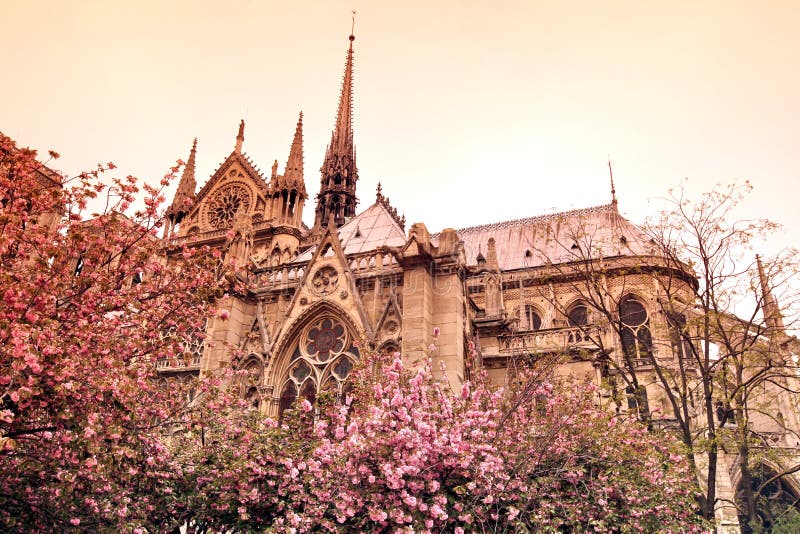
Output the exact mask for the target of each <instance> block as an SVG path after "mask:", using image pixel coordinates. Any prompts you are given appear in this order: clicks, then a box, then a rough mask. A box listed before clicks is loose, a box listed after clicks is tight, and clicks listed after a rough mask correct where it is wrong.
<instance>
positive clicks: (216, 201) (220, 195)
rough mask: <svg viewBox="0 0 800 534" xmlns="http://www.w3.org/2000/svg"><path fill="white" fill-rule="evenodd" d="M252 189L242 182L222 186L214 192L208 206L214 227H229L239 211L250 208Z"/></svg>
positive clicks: (208, 216) (207, 213) (210, 219)
mask: <svg viewBox="0 0 800 534" xmlns="http://www.w3.org/2000/svg"><path fill="white" fill-rule="evenodd" d="M250 197H251V195H250V190H249V189H248V188H247V187H246V186H245V185H244V184H240V183H231V184H227V185H224V186H222V187H221V188H220V189H219V190H217V191H216V192H215V193H214V196H213V197H212V198H211V201H210V202H209V203H208V207H207V208H206V218H207V219H208V223H209V224H210V225H211V226H213V227H214V228H228V227H229V226H231V224H232V223H233V218H234V217H235V216H236V214H237V213H239V212H241V213H243V214H244V213H247V212H248V211H249V210H250V200H251V198H250Z"/></svg>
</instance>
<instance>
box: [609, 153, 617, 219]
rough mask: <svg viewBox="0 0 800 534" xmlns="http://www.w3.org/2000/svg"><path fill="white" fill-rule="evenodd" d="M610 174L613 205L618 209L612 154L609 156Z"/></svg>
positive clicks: (615, 209)
mask: <svg viewBox="0 0 800 534" xmlns="http://www.w3.org/2000/svg"><path fill="white" fill-rule="evenodd" d="M608 176H609V178H610V179H611V205H612V206H613V207H614V211H617V191H616V189H614V171H612V170H611V156H608Z"/></svg>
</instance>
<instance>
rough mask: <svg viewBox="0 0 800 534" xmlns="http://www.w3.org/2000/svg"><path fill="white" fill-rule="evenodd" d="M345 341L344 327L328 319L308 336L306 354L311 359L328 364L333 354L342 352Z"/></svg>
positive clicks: (310, 331) (313, 328) (312, 329)
mask: <svg viewBox="0 0 800 534" xmlns="http://www.w3.org/2000/svg"><path fill="white" fill-rule="evenodd" d="M345 341H346V336H345V329H344V326H342V325H341V324H338V323H334V321H333V320H332V319H329V318H326V319H323V320H322V321H321V322H320V323H319V324H318V325H316V326H314V327H312V328H311V329H310V330H309V331H308V333H307V334H306V343H305V352H306V353H307V354H308V356H309V357H310V358H313V359H315V360H317V361H319V362H327V361H328V360H329V359H330V358H331V354H332V353H333V354H338V353H340V352H342V350H343V349H344V346H345Z"/></svg>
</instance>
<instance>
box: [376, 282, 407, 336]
mask: <svg viewBox="0 0 800 534" xmlns="http://www.w3.org/2000/svg"><path fill="white" fill-rule="evenodd" d="M402 330H403V311H402V310H401V309H400V304H399V303H398V302H397V291H396V289H393V290H392V293H391V294H390V295H389V300H387V301H386V306H384V308H383V313H381V315H380V317H379V318H378V322H377V324H376V325H375V342H376V344H383V343H386V342H387V341H398V338H399V336H400V333H401V332H402Z"/></svg>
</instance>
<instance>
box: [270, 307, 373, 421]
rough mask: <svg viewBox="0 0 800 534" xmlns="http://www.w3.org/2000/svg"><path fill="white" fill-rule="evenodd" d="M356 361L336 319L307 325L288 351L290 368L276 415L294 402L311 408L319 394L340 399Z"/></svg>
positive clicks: (354, 350)
mask: <svg viewBox="0 0 800 534" xmlns="http://www.w3.org/2000/svg"><path fill="white" fill-rule="evenodd" d="M358 359H359V352H358V348H356V347H355V346H354V345H353V336H352V334H351V333H350V332H349V330H348V329H347V328H346V327H345V325H344V324H342V322H340V321H339V320H338V319H337V318H335V317H332V316H324V317H321V318H318V319H317V320H315V321H313V322H311V323H310V324H309V325H307V326H306V327H305V328H304V329H303V331H302V332H301V333H300V336H299V338H298V341H297V346H296V347H294V348H293V349H292V359H291V361H292V364H291V366H290V367H289V371H288V376H287V377H286V379H285V381H284V383H283V387H282V389H281V397H280V414H281V415H282V414H283V412H284V411H285V410H286V409H288V408H291V406H292V404H293V403H294V402H295V401H297V400H298V399H306V400H308V401H309V402H310V403H311V404H314V403H315V402H316V399H317V395H318V393H319V392H321V391H333V392H335V393H336V394H337V396H339V397H340V398H343V397H344V394H345V393H346V392H347V383H346V381H347V378H348V377H349V376H350V374H351V373H352V371H353V367H354V366H355V362H356V361H358Z"/></svg>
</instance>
